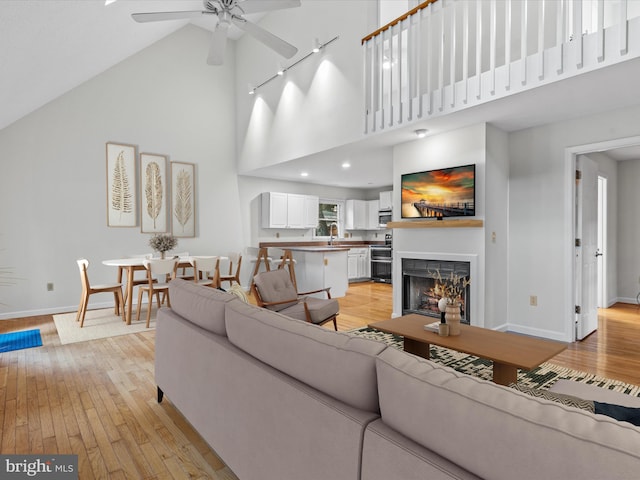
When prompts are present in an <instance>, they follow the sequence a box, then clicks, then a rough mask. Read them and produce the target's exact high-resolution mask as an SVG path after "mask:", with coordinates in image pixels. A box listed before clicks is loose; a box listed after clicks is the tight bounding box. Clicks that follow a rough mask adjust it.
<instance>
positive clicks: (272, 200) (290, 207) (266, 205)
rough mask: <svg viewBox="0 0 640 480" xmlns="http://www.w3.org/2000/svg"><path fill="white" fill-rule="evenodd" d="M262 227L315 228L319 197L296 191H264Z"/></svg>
mask: <svg viewBox="0 0 640 480" xmlns="http://www.w3.org/2000/svg"><path fill="white" fill-rule="evenodd" d="M261 201H262V228H299V229H306V228H314V227H315V226H316V225H317V224H318V204H319V198H318V197H316V196H313V195H300V194H295V193H279V192H264V193H262V198H261Z"/></svg>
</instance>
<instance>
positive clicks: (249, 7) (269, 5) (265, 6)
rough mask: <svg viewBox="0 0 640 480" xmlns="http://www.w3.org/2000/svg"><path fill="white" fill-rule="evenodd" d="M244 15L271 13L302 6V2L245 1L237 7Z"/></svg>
mask: <svg viewBox="0 0 640 480" xmlns="http://www.w3.org/2000/svg"><path fill="white" fill-rule="evenodd" d="M236 6H237V7H238V8H239V9H240V10H242V11H243V12H244V13H258V12H269V11H271V10H281V9H283V8H293V7H299V6H300V0H244V1H242V2H238V3H237V5H236Z"/></svg>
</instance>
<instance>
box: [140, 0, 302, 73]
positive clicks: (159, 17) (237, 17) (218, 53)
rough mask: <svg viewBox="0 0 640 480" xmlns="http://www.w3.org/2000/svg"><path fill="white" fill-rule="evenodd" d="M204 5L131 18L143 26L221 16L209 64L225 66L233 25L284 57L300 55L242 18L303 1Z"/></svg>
mask: <svg viewBox="0 0 640 480" xmlns="http://www.w3.org/2000/svg"><path fill="white" fill-rule="evenodd" d="M202 3H203V5H204V8H205V9H204V10H195V11H184V12H149V13H133V14H132V15H131V16H132V17H133V19H134V20H135V21H136V22H140V23H144V22H159V21H163V20H181V19H185V18H197V17H200V16H201V15H215V16H216V17H218V23H217V24H216V26H215V30H214V31H213V35H212V36H211V44H210V46H209V56H208V58H207V63H208V64H209V65H222V63H223V62H224V52H225V50H226V45H227V34H228V30H229V27H230V26H231V24H233V25H235V26H236V27H238V28H239V29H241V30H243V31H245V32H247V33H248V34H249V35H251V36H253V37H254V38H255V39H256V40H259V41H260V42H262V43H264V44H265V45H266V46H267V47H269V48H271V49H272V50H274V51H275V52H276V53H278V54H280V55H282V56H283V57H285V58H291V57H293V56H294V55H295V54H296V53H297V51H298V49H297V48H296V47H294V46H293V45H291V44H290V43H287V42H285V41H284V40H282V39H281V38H280V37H277V36H275V35H274V34H273V33H271V32H268V31H267V30H265V29H263V28H262V27H259V26H258V25H256V24H255V23H252V22H250V21H249V20H247V19H246V18H244V17H243V16H242V15H245V14H250V13H260V12H268V11H272V10H280V9H283V8H292V7H299V6H300V0H203V1H202Z"/></svg>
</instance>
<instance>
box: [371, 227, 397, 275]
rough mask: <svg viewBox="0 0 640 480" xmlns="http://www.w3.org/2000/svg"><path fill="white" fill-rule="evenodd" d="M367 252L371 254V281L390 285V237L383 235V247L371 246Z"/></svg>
mask: <svg viewBox="0 0 640 480" xmlns="http://www.w3.org/2000/svg"><path fill="white" fill-rule="evenodd" d="M369 250H370V253H371V280H373V281H374V282H383V283H391V265H392V261H393V246H392V244H391V235H390V234H387V235H385V243H384V245H371V246H370V247H369Z"/></svg>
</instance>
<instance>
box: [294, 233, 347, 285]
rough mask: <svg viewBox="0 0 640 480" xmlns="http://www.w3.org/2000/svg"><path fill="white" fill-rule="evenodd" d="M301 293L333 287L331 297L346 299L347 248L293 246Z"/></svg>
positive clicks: (297, 279)
mask: <svg viewBox="0 0 640 480" xmlns="http://www.w3.org/2000/svg"><path fill="white" fill-rule="evenodd" d="M283 249H285V250H289V251H291V253H292V255H293V258H294V259H295V260H296V265H295V267H294V268H295V270H296V281H297V283H298V291H299V292H309V291H312V290H318V289H321V288H327V287H331V297H333V298H337V297H344V296H345V295H346V293H347V288H348V287H349V279H348V272H347V253H348V252H349V247H346V246H335V245H333V246H332V245H327V246H291V247H283Z"/></svg>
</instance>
